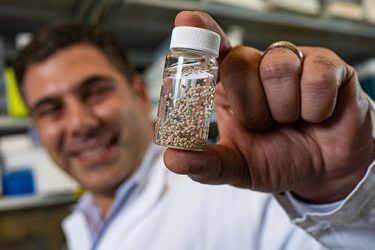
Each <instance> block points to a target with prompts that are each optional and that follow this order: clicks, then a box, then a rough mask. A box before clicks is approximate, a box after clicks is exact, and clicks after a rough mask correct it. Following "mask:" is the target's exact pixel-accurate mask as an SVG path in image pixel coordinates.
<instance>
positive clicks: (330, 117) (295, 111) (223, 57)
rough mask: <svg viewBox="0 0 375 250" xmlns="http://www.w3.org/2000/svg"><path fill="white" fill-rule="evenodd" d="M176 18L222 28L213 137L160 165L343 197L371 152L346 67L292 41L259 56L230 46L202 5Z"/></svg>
mask: <svg viewBox="0 0 375 250" xmlns="http://www.w3.org/2000/svg"><path fill="white" fill-rule="evenodd" d="M175 25H176V26H181V25H186V26H196V27H202V28H206V29H210V30H212V31H215V32H217V33H219V34H220V35H221V38H222V42H221V47H220V58H219V63H220V66H219V68H220V82H218V85H217V89H216V96H215V105H216V111H217V115H218V127H219V132H220V141H219V142H218V143H217V144H216V145H208V146H207V148H206V150H205V151H204V152H191V151H182V150H175V149H168V150H167V151H166V152H165V155H164V161H165V164H166V166H167V167H168V168H169V169H170V170H172V171H174V172H176V173H180V174H187V175H189V176H190V177H191V178H192V179H194V180H196V181H199V182H202V183H209V184H224V183H227V184H231V185H234V186H237V187H242V188H250V189H253V190H258V191H265V192H273V193H274V192H282V191H286V190H289V191H292V192H294V193H295V194H296V195H297V196H299V197H301V198H303V199H305V200H307V201H310V202H316V203H320V202H331V201H336V200H339V199H342V198H344V197H345V196H347V195H348V193H350V192H351V191H352V189H353V188H354V187H355V186H356V185H357V183H358V182H359V181H360V180H361V179H362V178H363V176H364V174H365V172H366V170H367V168H368V166H369V165H370V163H371V162H372V161H373V160H374V158H375V146H374V141H373V139H372V136H371V132H372V124H371V119H370V109H369V102H368V100H367V99H366V96H365V94H364V93H363V91H362V90H361V88H360V86H359V82H358V80H357V77H356V73H355V71H354V70H353V68H352V67H351V66H349V65H347V64H346V63H345V62H343V61H342V60H341V59H340V58H339V57H338V56H337V55H336V54H334V53H333V52H332V51H330V50H327V49H323V48H311V47H300V48H299V49H300V50H301V51H302V52H303V53H304V56H305V57H304V60H303V61H302V62H301V60H300V59H299V58H298V57H297V55H296V54H295V53H293V52H292V51H291V50H289V49H287V48H274V49H272V50H269V51H268V52H267V53H266V54H264V55H263V53H262V52H260V51H258V50H256V49H254V48H250V47H237V48H231V46H230V44H229V42H228V39H227V38H226V37H225V35H224V33H223V31H222V30H221V28H220V27H219V26H218V25H217V24H216V22H215V21H214V20H213V19H212V18H211V17H210V16H209V15H207V14H205V13H202V12H188V11H184V12H181V13H179V14H178V15H177V16H176V19H175Z"/></svg>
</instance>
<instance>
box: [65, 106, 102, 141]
mask: <svg viewBox="0 0 375 250" xmlns="http://www.w3.org/2000/svg"><path fill="white" fill-rule="evenodd" d="M98 126H99V119H98V118H97V116H96V115H95V112H94V111H93V109H92V108H91V107H90V106H89V105H88V104H86V103H83V102H81V101H79V100H70V101H69V103H68V105H67V110H66V114H65V129H66V131H68V134H69V135H70V136H73V137H75V138H84V137H87V136H89V135H90V134H92V133H93V131H95V130H96V129H97V128H98Z"/></svg>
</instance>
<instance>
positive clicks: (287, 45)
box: [263, 41, 304, 62]
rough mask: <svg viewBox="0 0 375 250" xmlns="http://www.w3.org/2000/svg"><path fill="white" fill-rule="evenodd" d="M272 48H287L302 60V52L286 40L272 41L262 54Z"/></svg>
mask: <svg viewBox="0 0 375 250" xmlns="http://www.w3.org/2000/svg"><path fill="white" fill-rule="evenodd" d="M274 48H287V49H289V50H291V51H293V53H294V54H296V55H297V56H298V58H299V59H300V60H301V62H302V60H303V58H304V55H303V53H302V51H301V50H299V49H298V48H297V46H296V45H294V44H293V43H291V42H288V41H278V42H274V43H272V44H271V45H270V46H268V48H267V49H266V50H265V51H264V53H263V56H264V55H265V54H266V53H267V52H268V51H270V50H271V49H274Z"/></svg>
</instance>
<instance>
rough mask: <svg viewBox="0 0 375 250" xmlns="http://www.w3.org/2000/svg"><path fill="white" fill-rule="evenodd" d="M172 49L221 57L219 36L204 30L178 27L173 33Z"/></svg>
mask: <svg viewBox="0 0 375 250" xmlns="http://www.w3.org/2000/svg"><path fill="white" fill-rule="evenodd" d="M170 48H171V49H172V48H187V49H196V50H201V51H205V52H208V53H211V54H212V55H214V56H215V57H218V56H219V48H220V36H219V34H217V33H215V32H213V31H211V30H206V29H202V28H197V27H189V26H178V27H175V28H174V29H173V31H172V39H171V46H170Z"/></svg>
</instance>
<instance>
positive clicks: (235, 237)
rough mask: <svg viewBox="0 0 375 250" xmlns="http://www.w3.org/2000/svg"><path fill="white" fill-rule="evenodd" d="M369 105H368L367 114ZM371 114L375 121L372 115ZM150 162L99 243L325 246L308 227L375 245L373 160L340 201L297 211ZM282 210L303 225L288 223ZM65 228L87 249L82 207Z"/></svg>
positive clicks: (296, 249)
mask: <svg viewBox="0 0 375 250" xmlns="http://www.w3.org/2000/svg"><path fill="white" fill-rule="evenodd" d="M374 107H375V105H374V103H372V108H373V112H372V114H374V110H375V108H374ZM372 119H373V124H374V125H375V117H374V116H372ZM373 137H374V138H375V129H374V130H373ZM153 165H154V166H152V168H151V171H150V172H149V173H148V175H147V177H146V178H144V180H143V182H142V183H141V184H140V185H139V186H138V187H137V189H136V190H135V191H134V192H133V193H132V195H131V197H130V198H129V200H128V201H127V202H126V204H125V205H124V207H123V208H122V210H121V211H120V212H119V213H118V214H117V216H116V218H115V219H114V220H113V221H112V223H111V224H110V225H109V227H108V228H107V229H108V230H107V231H106V233H105V235H104V237H103V238H102V240H101V241H100V243H99V245H98V247H97V249H99V250H116V249H127V250H242V249H246V250H284V249H285V250H301V249H303V250H312V249H324V248H323V246H321V245H320V244H319V243H317V241H315V239H313V238H312V237H311V236H310V235H308V234H307V233H306V232H308V233H309V234H311V235H312V236H313V237H315V238H316V239H318V240H319V241H320V242H322V243H323V244H324V245H325V246H327V247H328V248H329V249H353V250H354V249H355V250H362V249H363V250H366V249H369V250H370V249H375V248H374V246H375V192H374V187H375V161H374V162H373V163H372V164H371V166H370V168H369V170H368V172H367V175H366V177H365V178H364V179H363V180H362V181H361V182H360V183H359V184H358V186H357V187H356V188H355V190H354V191H353V192H352V193H351V194H350V195H349V196H348V197H347V198H346V199H345V200H344V201H343V202H342V204H341V205H340V207H338V208H337V209H335V210H334V211H330V212H327V213H310V214H302V215H299V214H298V211H296V207H295V206H293V205H292V203H291V202H290V199H288V198H287V196H286V195H276V198H277V199H275V196H272V195H270V194H264V193H258V192H253V191H250V190H242V189H237V188H233V187H230V186H226V185H223V186H209V185H202V184H199V183H196V182H193V181H192V180H190V179H189V178H188V177H186V176H178V175H175V174H173V173H171V172H169V171H168V170H166V168H165V166H164V164H163V161H162V156H160V157H159V158H158V159H157V160H156V161H155V162H154V164H153ZM277 200H278V201H277ZM279 204H282V205H283V208H284V209H285V211H286V212H285V211H284V210H283V209H282V208H281V206H280V205H279ZM287 213H288V215H289V217H290V218H291V219H292V222H293V223H295V224H296V225H298V226H300V227H302V228H304V230H305V231H303V230H302V229H300V228H299V227H297V226H296V225H294V224H292V223H291V221H290V220H289V218H288V216H287ZM63 229H64V232H65V234H66V237H67V241H68V247H69V249H72V250H86V249H90V248H91V244H92V241H91V239H90V234H89V229H88V225H87V222H86V220H85V218H84V215H83V214H82V212H79V211H78V210H76V211H74V212H73V213H72V214H71V215H70V216H69V217H67V218H66V219H65V220H64V222H63Z"/></svg>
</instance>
